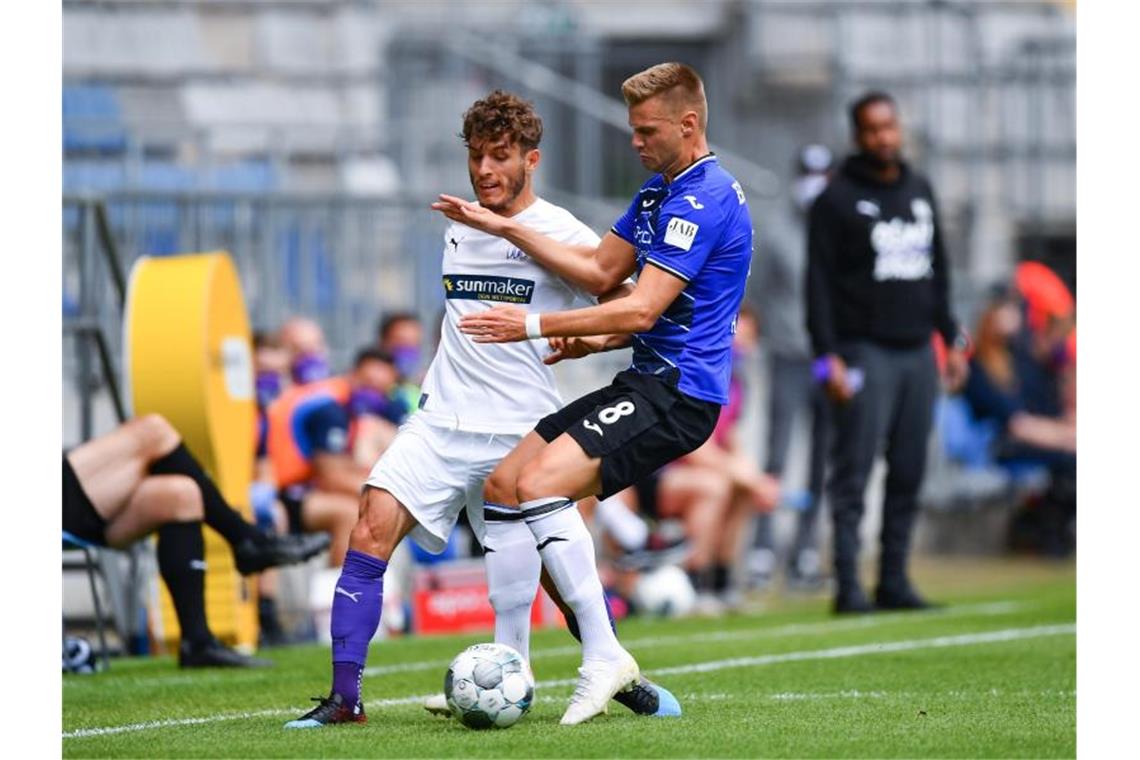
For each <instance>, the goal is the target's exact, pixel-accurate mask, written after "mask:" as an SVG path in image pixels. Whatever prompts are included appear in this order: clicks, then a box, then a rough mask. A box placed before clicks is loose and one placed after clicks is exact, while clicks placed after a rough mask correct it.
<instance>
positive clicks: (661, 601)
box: [633, 565, 697, 617]
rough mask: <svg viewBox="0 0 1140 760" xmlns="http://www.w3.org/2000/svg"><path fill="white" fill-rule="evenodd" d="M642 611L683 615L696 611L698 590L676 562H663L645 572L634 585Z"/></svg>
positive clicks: (634, 597)
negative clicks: (664, 563) (668, 563)
mask: <svg viewBox="0 0 1140 760" xmlns="http://www.w3.org/2000/svg"><path fill="white" fill-rule="evenodd" d="M633 603H634V605H635V606H636V607H637V609H638V611H640V612H643V613H646V614H649V615H658V616H660V617H680V616H682V615H687V614H689V613H690V612H692V610H693V607H694V606H695V605H696V603H697V592H696V591H695V590H694V589H693V584H692V583H690V582H689V576H687V575H686V574H685V571H684V570H682V569H681V568H679V567H677V566H676V565H662V566H661V567H658V568H656V569H654V570H651V571H649V572H647V573H643V574H642V575H641V577H640V578H638V580H637V585H636V586H634V589H633Z"/></svg>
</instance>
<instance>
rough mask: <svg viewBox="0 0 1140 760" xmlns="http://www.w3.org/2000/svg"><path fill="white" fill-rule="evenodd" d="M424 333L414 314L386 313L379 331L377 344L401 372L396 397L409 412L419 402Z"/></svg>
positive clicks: (418, 319)
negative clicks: (390, 357)
mask: <svg viewBox="0 0 1140 760" xmlns="http://www.w3.org/2000/svg"><path fill="white" fill-rule="evenodd" d="M423 340H424V330H423V324H422V323H421V322H420V318H419V317H418V316H416V315H415V314H413V313H411V312H406V311H397V312H391V313H388V314H385V315H384V316H383V317H382V318H381V319H380V325H379V327H378V328H377V331H376V342H377V345H378V346H379V347H380V350H381V351H387V352H388V353H389V354H390V355H391V356H392V361H393V362H395V365H396V369H397V370H398V371H399V373H400V383H399V385H398V386H397V388H396V396H397V397H399V398H401V399H402V400H403V401H404V403H405V404H406V405H407V407H408V408H409V409H416V408H417V407H418V406H419V403H420V385H419V383H420V379H421V371H422V369H423V367H422V365H423Z"/></svg>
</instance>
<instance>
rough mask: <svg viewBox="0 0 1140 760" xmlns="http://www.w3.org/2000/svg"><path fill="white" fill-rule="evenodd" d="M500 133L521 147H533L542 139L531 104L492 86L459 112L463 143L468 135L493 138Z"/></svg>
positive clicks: (540, 119)
mask: <svg viewBox="0 0 1140 760" xmlns="http://www.w3.org/2000/svg"><path fill="white" fill-rule="evenodd" d="M504 134H507V135H510V138H511V142H517V143H518V144H519V145H520V146H522V149H523V150H524V151H528V150H533V149H534V148H537V147H538V144H539V142H541V141H542V118H541V117H540V116H539V115H538V114H537V113H535V110H534V104H533V103H531V102H530V101H529V100H524V99H523V98H520V97H519V96H518V95H515V94H514V93H511V92H506V91H504V90H494V91H493V92H491V93H490V94H489V95H487V97H485V98H483V99H481V100H476V101H475V102H474V103H472V104H471V107H470V108H468V109H467V112H466V113H464V114H463V133H462V134H461V135H460V137H462V138H463V144H464V145H467V146H470V145H471V140H472V139H478V140H497V139H498V138H499V137H501V136H503V135H504Z"/></svg>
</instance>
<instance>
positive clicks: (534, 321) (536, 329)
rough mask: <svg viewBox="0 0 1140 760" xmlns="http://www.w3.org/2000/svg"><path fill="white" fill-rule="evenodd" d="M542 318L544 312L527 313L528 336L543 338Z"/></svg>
mask: <svg viewBox="0 0 1140 760" xmlns="http://www.w3.org/2000/svg"><path fill="white" fill-rule="evenodd" d="M541 319H542V314H541V313H539V312H534V313H533V314H527V315H526V337H528V338H541V337H542V325H541V324H540V323H539V320H541Z"/></svg>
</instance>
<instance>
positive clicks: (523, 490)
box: [515, 462, 561, 503]
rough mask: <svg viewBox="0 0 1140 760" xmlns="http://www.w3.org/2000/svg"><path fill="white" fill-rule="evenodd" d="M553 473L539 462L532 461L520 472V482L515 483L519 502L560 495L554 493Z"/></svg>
mask: <svg viewBox="0 0 1140 760" xmlns="http://www.w3.org/2000/svg"><path fill="white" fill-rule="evenodd" d="M550 475H551V473H550V472H549V471H548V470H547V469H546V468H545V467H543V466H542V464H541V463H539V462H532V463H531V464H528V465H527V466H526V467H524V468H523V471H522V472H521V473H519V479H518V483H517V484H516V485H515V497H516V498H517V499H518V500H519V502H520V503H521V502H524V501H532V500H534V499H543V498H546V497H547V496H560V495H561V494H556V493H552V492H551V491H552V489H553V488H554V484H553V481H552V478H551V477H550Z"/></svg>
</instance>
